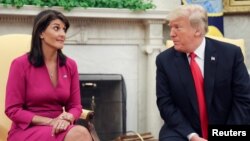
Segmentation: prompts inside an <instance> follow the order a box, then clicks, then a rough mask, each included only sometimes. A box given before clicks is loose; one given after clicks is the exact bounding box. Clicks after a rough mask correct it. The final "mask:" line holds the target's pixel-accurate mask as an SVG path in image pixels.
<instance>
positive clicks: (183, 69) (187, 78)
mask: <svg viewBox="0 0 250 141" xmlns="http://www.w3.org/2000/svg"><path fill="white" fill-rule="evenodd" d="M175 56H176V57H175V60H174V61H175V64H176V68H177V70H178V72H177V73H178V74H179V76H180V80H181V82H182V84H183V91H184V93H185V94H187V95H188V97H189V100H190V101H191V104H192V106H193V108H194V109H195V111H196V113H197V114H198V104H197V98H196V92H195V86H194V83H190V82H193V77H192V73H191V70H190V67H189V62H188V59H187V55H186V53H180V52H176V55H175Z"/></svg>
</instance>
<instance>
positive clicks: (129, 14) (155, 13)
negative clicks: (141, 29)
mask: <svg viewBox="0 0 250 141" xmlns="http://www.w3.org/2000/svg"><path fill="white" fill-rule="evenodd" d="M44 9H50V8H49V7H43V8H42V7H38V6H31V5H24V6H23V7H21V8H20V9H17V8H16V7H12V6H7V7H6V6H3V5H2V4H0V16H2V15H22V16H35V15H37V14H38V13H39V12H40V11H42V10H44ZM53 9H55V10H58V11H61V12H62V13H64V14H65V15H66V16H67V17H78V18H81V17H82V18H111V19H142V20H149V19H155V20H165V19H166V17H167V14H168V12H169V11H168V10H157V9H156V10H154V9H152V10H146V11H138V12H136V11H132V10H129V9H115V8H74V9H72V10H71V11H65V10H64V9H63V8H62V7H53Z"/></svg>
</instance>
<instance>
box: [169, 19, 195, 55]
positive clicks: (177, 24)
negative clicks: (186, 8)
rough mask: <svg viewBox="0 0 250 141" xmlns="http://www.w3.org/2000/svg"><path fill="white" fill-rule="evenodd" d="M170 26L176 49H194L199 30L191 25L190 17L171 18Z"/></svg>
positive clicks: (182, 50)
mask: <svg viewBox="0 0 250 141" xmlns="http://www.w3.org/2000/svg"><path fill="white" fill-rule="evenodd" d="M169 27H170V37H171V40H172V41H173V42H174V46H175V49H176V50H178V51H180V52H185V53H189V52H192V51H194V49H195V39H196V37H195V36H196V35H195V34H196V32H197V30H196V29H194V28H193V27H192V26H191V24H190V22H189V19H188V18H186V17H180V18H177V19H174V20H170V22H169Z"/></svg>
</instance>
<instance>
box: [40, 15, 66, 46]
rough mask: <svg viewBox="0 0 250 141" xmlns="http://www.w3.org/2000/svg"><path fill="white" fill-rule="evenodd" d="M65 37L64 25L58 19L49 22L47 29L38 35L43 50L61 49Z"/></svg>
mask: <svg viewBox="0 0 250 141" xmlns="http://www.w3.org/2000/svg"><path fill="white" fill-rule="evenodd" d="M65 36H66V27H65V24H64V23H63V22H62V21H61V20H60V19H55V20H53V21H51V22H50V24H49V25H48V27H47V28H46V29H45V31H43V32H42V33H41V35H40V38H41V41H42V47H43V48H50V49H55V50H58V49H62V48H63V46H64V41H65Z"/></svg>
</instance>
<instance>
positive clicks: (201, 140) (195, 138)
mask: <svg viewBox="0 0 250 141" xmlns="http://www.w3.org/2000/svg"><path fill="white" fill-rule="evenodd" d="M190 141H207V140H206V139H204V138H201V137H199V136H198V135H197V134H196V135H194V136H192V138H191V139H190Z"/></svg>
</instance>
